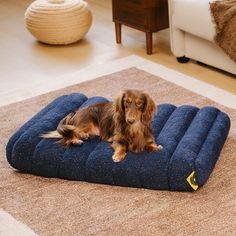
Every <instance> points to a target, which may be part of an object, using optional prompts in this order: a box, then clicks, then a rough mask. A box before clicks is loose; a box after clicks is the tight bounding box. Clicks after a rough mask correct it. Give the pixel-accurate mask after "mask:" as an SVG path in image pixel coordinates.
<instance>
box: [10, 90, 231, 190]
mask: <svg viewBox="0 0 236 236" xmlns="http://www.w3.org/2000/svg"><path fill="white" fill-rule="evenodd" d="M99 102H109V101H108V100H107V99H105V98H103V97H92V98H87V97H86V96H85V95H83V94H79V93H74V94H70V95H65V96H62V97H59V98H57V99H56V100H54V101H52V102H51V103H50V104H49V105H48V106H46V107H45V108H44V109H42V110H41V111H40V112H39V113H38V114H36V115H35V116H34V117H33V118H32V119H30V120H29V121H28V122H26V123H25V124H24V125H23V126H22V127H21V128H20V129H19V130H18V131H16V133H15V134H13V136H12V137H11V138H10V140H9V142H8V144H7V160H8V162H9V163H10V165H11V166H13V167H14V168H16V169H18V170H20V171H23V172H27V173H32V174H36V175H40V176H45V177H54V178H62V179H70V180H81V181H88V182H95V183H103V184H110V185H120V186H130V187H139V188H149V189H162V190H178V191H193V190H196V189H197V188H198V187H201V186H203V185H204V184H205V183H206V181H207V179H208V178H209V176H210V174H211V172H212V170H213V168H214V166H215V163H216V161H217V160H218V158H219V155H220V152H221V149H222V147H223V145H224V142H225V140H226V137H227V135H228V132H229V128H230V120H229V117H228V116H227V115H226V114H225V113H223V112H221V111H220V110H218V109H217V108H215V107H204V108H201V109H199V108H197V107H194V106H189V105H184V106H180V107H176V106H175V105H172V104H160V105H159V106H158V110H157V113H156V115H155V117H154V120H153V122H152V130H153V133H154V136H155V138H156V141H157V143H158V144H161V145H162V146H163V149H162V150H161V151H158V152H153V153H147V152H146V151H143V152H141V153H138V154H136V153H132V152H127V156H126V158H125V159H124V160H123V161H121V162H119V163H114V162H113V160H112V155H113V149H112V148H111V146H110V144H109V143H108V142H105V141H101V140H100V139H99V138H93V139H90V140H87V141H85V142H84V143H83V145H81V146H71V147H70V148H68V149H64V147H63V146H62V145H61V144H59V143H58V142H56V140H55V139H42V138H41V137H40V134H42V133H45V132H47V131H50V130H55V129H56V127H57V125H58V123H59V121H60V120H61V119H62V118H63V117H65V116H66V115H67V114H69V113H70V112H72V111H75V110H77V109H78V108H79V107H84V106H88V105H91V104H95V103H99Z"/></svg>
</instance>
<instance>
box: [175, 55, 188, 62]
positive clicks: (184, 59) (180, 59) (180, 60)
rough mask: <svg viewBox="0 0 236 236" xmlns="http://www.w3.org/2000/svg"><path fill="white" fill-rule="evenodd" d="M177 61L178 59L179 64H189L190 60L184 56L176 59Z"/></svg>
mask: <svg viewBox="0 0 236 236" xmlns="http://www.w3.org/2000/svg"><path fill="white" fill-rule="evenodd" d="M176 59H177V61H178V62H179V63H187V62H188V61H189V58H188V57H185V56H183V57H176Z"/></svg>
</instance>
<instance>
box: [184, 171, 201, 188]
mask: <svg viewBox="0 0 236 236" xmlns="http://www.w3.org/2000/svg"><path fill="white" fill-rule="evenodd" d="M186 180H187V181H188V183H189V185H190V186H191V187H192V188H193V189H194V190H195V191H196V190H197V189H198V184H197V179H196V176H195V171H193V172H192V173H191V174H190V175H189V176H188V177H187V179H186Z"/></svg>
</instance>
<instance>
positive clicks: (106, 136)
mask: <svg viewBox="0 0 236 236" xmlns="http://www.w3.org/2000/svg"><path fill="white" fill-rule="evenodd" d="M155 111H156V105H155V103H154V101H153V99H152V98H151V97H150V95H149V94H147V93H145V92H143V91H140V90H130V89H129V90H124V91H123V92H122V93H121V94H120V95H119V96H118V97H117V98H116V99H115V101H114V102H104V103H98V104H95V105H91V106H88V107H85V108H81V109H79V110H77V111H76V112H72V113H70V114H69V115H67V116H66V117H65V118H64V119H62V120H61V121H60V123H59V125H58V127H57V129H56V130H55V131H52V132H49V133H46V134H43V135H42V136H41V137H43V138H58V139H60V141H59V142H60V143H62V144H63V145H64V147H65V148H68V147H69V146H70V145H80V144H82V143H83V140H86V139H89V138H92V137H95V136H100V138H101V139H102V140H105V141H108V142H110V143H111V147H112V148H113V149H114V154H113V156H112V159H113V161H114V162H120V161H122V160H123V159H124V158H125V156H126V151H127V150H128V151H131V152H135V153H138V152H141V151H143V150H144V149H145V148H146V149H147V151H148V152H154V151H159V150H161V149H162V146H161V145H157V144H156V142H155V138H154V136H153V134H152V130H151V121H152V119H153V116H154V114H155Z"/></svg>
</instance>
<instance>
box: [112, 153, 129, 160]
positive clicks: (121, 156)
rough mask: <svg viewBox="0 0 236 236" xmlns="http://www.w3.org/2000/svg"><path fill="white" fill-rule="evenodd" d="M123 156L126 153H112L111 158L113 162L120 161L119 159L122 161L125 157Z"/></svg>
mask: <svg viewBox="0 0 236 236" xmlns="http://www.w3.org/2000/svg"><path fill="white" fill-rule="evenodd" d="M125 156H126V153H125V154H123V155H121V154H119V153H114V154H113V156H112V160H113V161H114V162H120V161H122V160H124V159H125Z"/></svg>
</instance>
